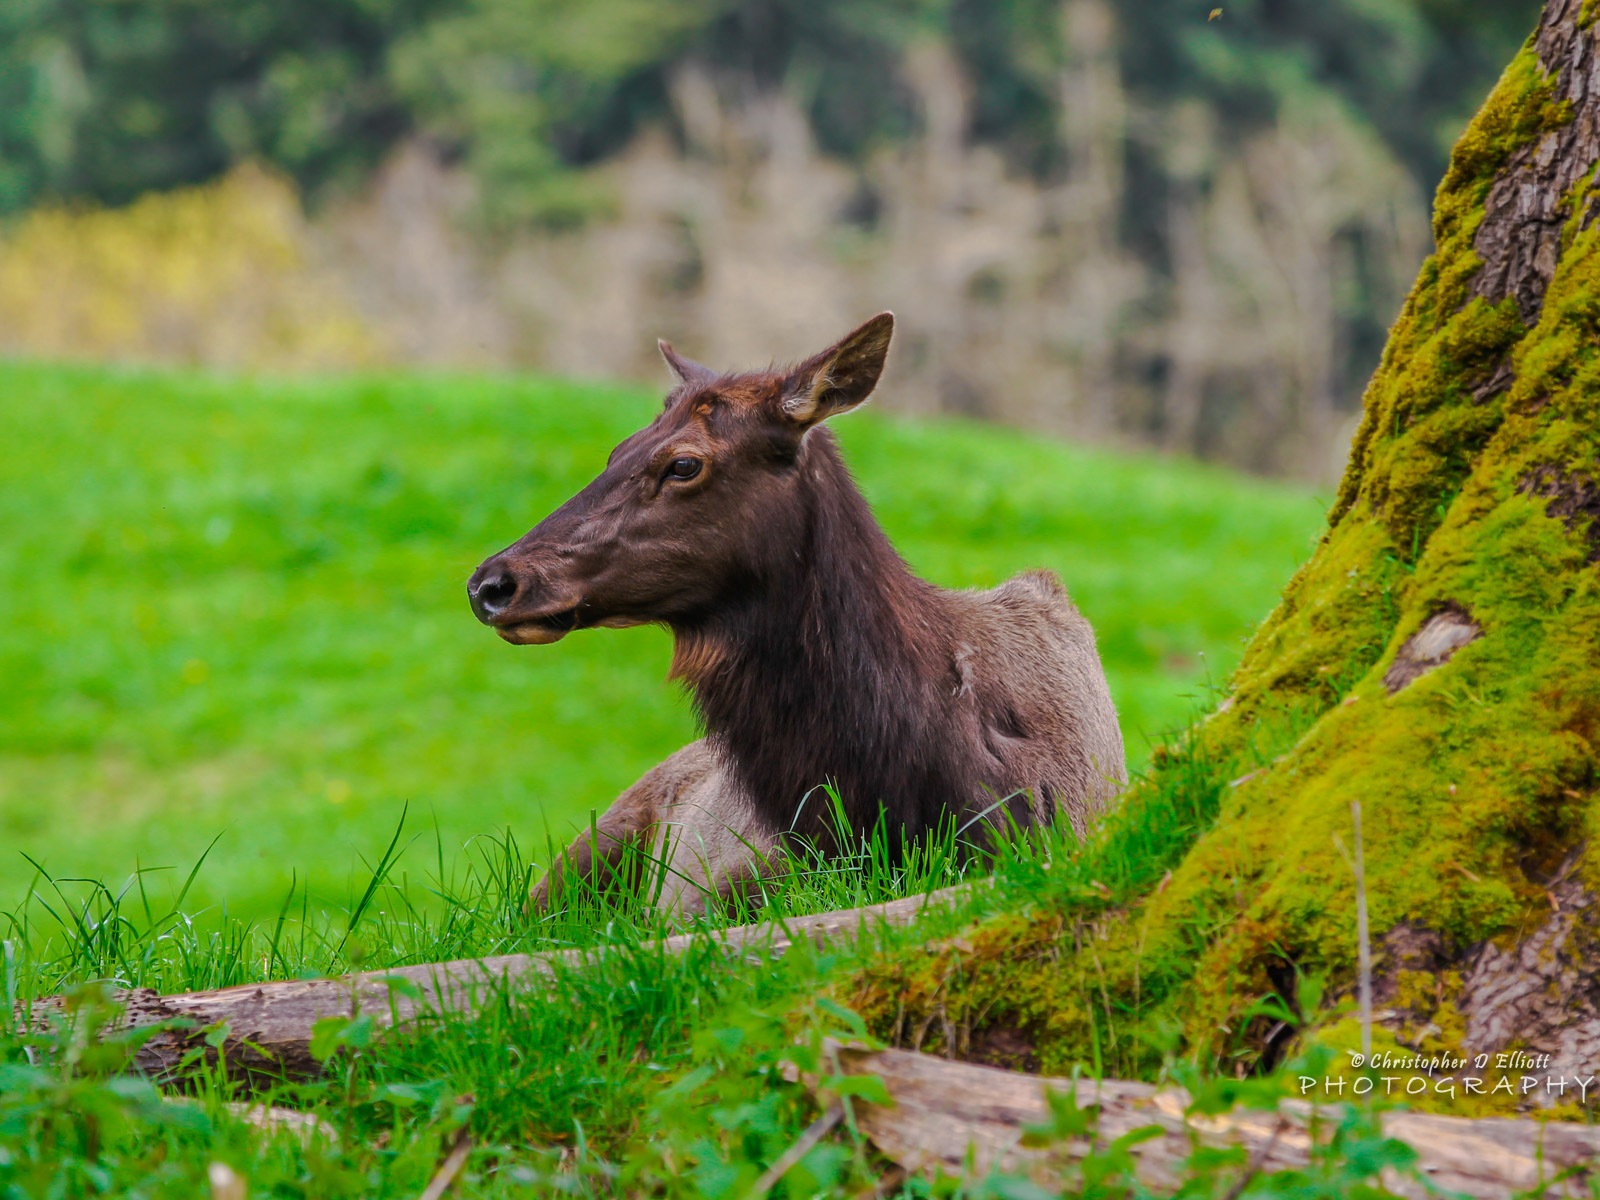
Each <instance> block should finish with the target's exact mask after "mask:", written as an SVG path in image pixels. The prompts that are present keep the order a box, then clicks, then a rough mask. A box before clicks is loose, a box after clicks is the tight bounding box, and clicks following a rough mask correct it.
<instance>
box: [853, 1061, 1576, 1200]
mask: <svg viewBox="0 0 1600 1200" xmlns="http://www.w3.org/2000/svg"><path fill="white" fill-rule="evenodd" d="M835 1053H836V1054H837V1062H838V1065H839V1068H840V1069H841V1070H842V1071H843V1072H844V1073H846V1074H853V1075H876V1076H878V1077H879V1078H881V1079H882V1080H883V1082H884V1084H885V1086H886V1087H887V1088H888V1091H889V1094H890V1095H891V1096H892V1097H893V1098H894V1101H895V1103H894V1106H893V1107H883V1106H881V1105H875V1104H865V1103H861V1102H859V1101H857V1108H856V1113H855V1116H856V1122H857V1125H858V1126H859V1128H860V1129H861V1131H862V1132H863V1133H864V1134H865V1135H866V1136H867V1138H868V1139H870V1140H871V1142H872V1143H873V1145H875V1146H876V1147H877V1148H878V1149H879V1150H880V1151H881V1152H882V1153H883V1154H884V1155H885V1156H886V1157H888V1158H889V1159H891V1160H893V1161H894V1162H895V1163H897V1164H898V1165H900V1166H902V1167H904V1168H906V1169H907V1170H909V1171H914V1172H936V1171H943V1172H945V1173H948V1174H952V1175H958V1176H959V1175H964V1174H967V1173H969V1172H973V1173H976V1174H977V1175H979V1176H981V1175H983V1174H985V1173H986V1172H988V1171H990V1170H993V1169H999V1170H1003V1171H1006V1172H1010V1173H1017V1174H1023V1175H1029V1176H1032V1177H1034V1178H1035V1180H1036V1181H1037V1182H1040V1183H1046V1184H1048V1183H1049V1182H1052V1179H1051V1176H1052V1174H1053V1172H1052V1163H1053V1162H1054V1163H1056V1164H1059V1163H1060V1161H1061V1159H1060V1157H1059V1155H1061V1154H1062V1153H1063V1152H1065V1153H1066V1154H1068V1155H1071V1156H1081V1155H1083V1154H1084V1153H1085V1152H1086V1151H1087V1149H1088V1146H1087V1144H1086V1143H1084V1142H1079V1143H1077V1144H1076V1145H1070V1144H1069V1145H1067V1146H1064V1147H1058V1148H1056V1149H1055V1155H1056V1156H1057V1157H1055V1158H1054V1159H1052V1156H1051V1153H1050V1152H1048V1151H1045V1150H1037V1149H1031V1148H1028V1147H1024V1146H1023V1145H1022V1144H1021V1141H1022V1130H1023V1127H1024V1126H1026V1125H1030V1124H1035V1123H1039V1122H1043V1121H1045V1120H1046V1119H1047V1118H1048V1116H1049V1109H1048V1107H1047V1104H1046V1101H1045V1092H1046V1090H1047V1089H1050V1090H1054V1091H1058V1092H1063V1093H1070V1094H1071V1095H1072V1096H1073V1097H1074V1099H1075V1100H1076V1102H1077V1103H1078V1104H1079V1105H1080V1106H1088V1105H1096V1106H1098V1108H1099V1120H1098V1125H1097V1128H1096V1138H1097V1140H1098V1141H1099V1142H1100V1143H1102V1144H1103V1143H1107V1142H1110V1141H1112V1140H1113V1139H1115V1138H1118V1137H1120V1136H1122V1135H1123V1134H1125V1133H1128V1132H1130V1131H1132V1130H1134V1129H1139V1128H1141V1127H1145V1126H1152V1125H1153V1126H1156V1127H1158V1128H1159V1129H1160V1130H1161V1133H1160V1136H1158V1137H1154V1138H1152V1139H1151V1140H1149V1141H1145V1142H1141V1143H1139V1144H1138V1145H1137V1146H1135V1147H1133V1150H1132V1153H1133V1155H1134V1158H1135V1161H1136V1163H1137V1168H1136V1169H1137V1172H1138V1175H1139V1178H1140V1179H1141V1181H1142V1182H1144V1183H1145V1184H1146V1185H1147V1186H1150V1187H1155V1188H1168V1187H1172V1186H1174V1185H1175V1184H1176V1183H1177V1182H1178V1179H1179V1174H1180V1170H1181V1168H1182V1164H1183V1161H1184V1160H1185V1159H1186V1158H1187V1157H1188V1156H1189V1155H1190V1153H1191V1152H1192V1151H1193V1149H1194V1146H1195V1144H1196V1141H1197V1140H1198V1141H1199V1142H1200V1143H1202V1144H1207V1145H1221V1146H1226V1145H1233V1146H1238V1147H1240V1148H1242V1149H1243V1150H1244V1151H1245V1152H1246V1155H1247V1160H1248V1164H1249V1165H1248V1166H1247V1167H1245V1168H1243V1169H1244V1170H1252V1171H1257V1172H1266V1171H1277V1170H1283V1169H1286V1168H1295V1167H1304V1166H1305V1165H1306V1163H1307V1160H1308V1156H1309V1154H1310V1151H1311V1147H1312V1138H1313V1137H1314V1136H1320V1137H1322V1138H1326V1137H1327V1135H1328V1133H1329V1132H1331V1128H1332V1127H1333V1126H1334V1125H1336V1124H1337V1118H1336V1117H1335V1116H1334V1115H1333V1114H1332V1112H1331V1110H1330V1109H1329V1108H1328V1107H1326V1106H1324V1107H1323V1108H1322V1109H1321V1110H1320V1111H1321V1114H1322V1127H1321V1129H1320V1130H1319V1129H1317V1128H1315V1127H1314V1125H1313V1111H1314V1110H1313V1107H1312V1106H1311V1105H1310V1104H1308V1103H1305V1102H1302V1101H1295V1100H1287V1101H1284V1102H1282V1104H1280V1106H1279V1108H1278V1111H1277V1112H1259V1111H1236V1112H1233V1113H1229V1114H1226V1115H1223V1116H1215V1117H1190V1116H1186V1115H1185V1110H1186V1109H1187V1108H1188V1105H1189V1097H1188V1095H1187V1094H1186V1093H1185V1092H1184V1091H1183V1090H1182V1089H1179V1088H1175V1087H1174V1088H1160V1087H1156V1086H1153V1085H1151V1084H1146V1083H1128V1082H1123V1081H1119V1080H1111V1079H1107V1080H1100V1081H1095V1080H1089V1079H1078V1080H1071V1079H1048V1078H1043V1077H1040V1076H1037V1075H1022V1074H1018V1073H1017V1072H1014V1071H1002V1070H1000V1069H998V1068H995V1067H984V1066H976V1065H973V1064H971V1063H963V1062H950V1061H948V1060H946V1059H942V1058H935V1057H933V1056H932V1055H927V1054H916V1053H913V1052H911V1051H909V1050H883V1051H878V1052H875V1053H874V1052H869V1051H864V1050H859V1049H853V1048H850V1047H843V1046H840V1047H836V1048H835ZM1382 1121H1383V1130H1384V1133H1385V1134H1387V1135H1388V1136H1390V1137H1395V1138H1398V1139H1400V1140H1401V1141H1403V1142H1405V1143H1407V1144H1408V1145H1410V1146H1411V1147H1412V1148H1413V1149H1414V1150H1416V1151H1417V1154H1418V1155H1419V1161H1418V1164H1417V1165H1418V1169H1419V1171H1420V1173H1421V1175H1422V1176H1423V1178H1425V1179H1426V1180H1427V1181H1428V1183H1429V1184H1430V1185H1431V1186H1432V1187H1433V1188H1436V1189H1442V1190H1443V1191H1445V1192H1454V1193H1458V1194H1461V1195H1465V1196H1484V1197H1504V1196H1508V1195H1511V1194H1513V1193H1517V1194H1521V1193H1523V1192H1533V1193H1534V1194H1541V1195H1548V1196H1580V1195H1581V1196H1588V1195H1591V1194H1592V1192H1591V1190H1590V1189H1591V1186H1592V1184H1593V1182H1594V1181H1595V1180H1600V1129H1597V1128H1594V1127H1592V1126H1587V1125H1577V1124H1570V1123H1563V1122H1547V1123H1541V1122H1537V1121H1530V1120H1514V1119H1505V1118H1483V1119H1468V1118H1464V1117H1442V1116H1432V1115H1427V1114H1422V1113H1410V1112H1388V1113H1384V1114H1383V1116H1382ZM969 1156H970V1157H969ZM1568 1170H1571V1171H1573V1172H1574V1174H1573V1176H1572V1177H1571V1178H1569V1179H1567V1180H1564V1181H1562V1182H1559V1183H1552V1182H1551V1181H1552V1180H1555V1179H1556V1177H1557V1176H1560V1175H1561V1174H1562V1173H1563V1172H1566V1171H1568ZM1054 1173H1055V1174H1059V1166H1057V1167H1056V1170H1055V1172H1054ZM1392 1174H1393V1173H1391V1176H1392ZM1056 1181H1057V1182H1058V1180H1056ZM1384 1182H1385V1184H1386V1185H1387V1186H1388V1187H1389V1188H1390V1189H1391V1190H1393V1191H1394V1192H1396V1193H1397V1194H1398V1195H1402V1196H1419V1197H1420V1196H1424V1195H1428V1194H1430V1193H1429V1192H1428V1191H1427V1190H1426V1188H1424V1187H1423V1186H1422V1185H1420V1184H1419V1183H1418V1182H1417V1181H1415V1180H1412V1179H1402V1178H1398V1177H1388V1176H1386V1178H1385V1180H1384ZM1541 1185H1544V1186H1545V1190H1544V1191H1543V1192H1538V1191H1537V1189H1539V1188H1540V1187H1541ZM1432 1194H1437V1192H1434V1193H1432Z"/></svg>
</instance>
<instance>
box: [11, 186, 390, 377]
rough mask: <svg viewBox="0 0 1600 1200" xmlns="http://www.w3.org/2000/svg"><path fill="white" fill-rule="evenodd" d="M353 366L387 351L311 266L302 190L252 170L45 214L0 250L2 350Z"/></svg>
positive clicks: (28, 220) (23, 224) (27, 221)
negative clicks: (114, 203) (111, 205)
mask: <svg viewBox="0 0 1600 1200" xmlns="http://www.w3.org/2000/svg"><path fill="white" fill-rule="evenodd" d="M24 348H25V349H27V350H28V351H30V352H32V353H35V354H43V355H46V356H50V357H60V358H67V357H72V356H74V355H76V356H90V357H98V358H121V359H132V360H151V359H163V360H167V361H178V362H189V363H196V364H217V365H220V364H228V365H232V366H238V365H241V364H242V365H247V366H248V365H266V364H268V363H270V364H272V365H274V366H279V367H282V366H290V367H312V368H317V367H332V366H359V365H362V364H366V363H371V362H374V361H376V360H377V359H378V358H379V357H380V346H379V344H378V341H377V339H376V337H375V336H374V335H373V334H372V333H371V332H370V331H369V329H368V327H367V325H366V324H365V323H364V322H363V321H362V319H361V317H360V316H359V315H358V314H357V312H356V311H355V309H354V307H353V306H351V305H350V304H349V303H347V302H346V301H345V300H344V298H343V296H342V294H341V292H340V290H339V289H338V287H337V286H335V284H334V282H333V280H332V279H330V278H329V277H328V276H327V274H326V273H325V272H324V271H322V270H320V269H319V268H318V267H317V266H316V265H315V264H314V262H313V256H312V254H311V252H310V249H309V246H308V232H307V230H306V227H305V221H304V217H303V216H302V214H301V211H300V203H299V199H298V198H297V197H296V195H295V192H294V186H293V184H292V183H290V182H289V181H288V180H286V179H284V178H283V177H282V176H280V175H276V174H271V173H268V172H266V171H263V170H261V169H260V168H258V167H254V166H250V165H248V164H247V165H245V166H241V167H238V168H235V169H234V170H233V171H232V172H230V173H229V174H228V175H226V176H224V177H223V178H222V179H220V180H218V181H216V182H215V183H210V184H206V185H204V186H201V187H195V188H181V189H178V190H176V191H172V192H167V193H161V194H152V195H149V196H146V197H144V198H142V199H140V200H138V201H137V202H135V203H134V204H131V205H129V206H127V207H125V208H120V209H110V210H91V211H83V212H78V211H73V210H70V209H66V208H61V207H56V206H46V207H41V208H38V209H36V210H34V211H33V212H31V213H29V214H28V215H27V216H26V217H24V218H23V219H22V220H21V221H20V222H19V223H18V224H17V225H16V226H15V227H14V228H13V229H12V230H10V231H9V233H8V234H7V235H6V236H5V237H4V238H3V239H0V350H5V349H19V350H20V349H24Z"/></svg>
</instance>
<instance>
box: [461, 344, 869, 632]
mask: <svg viewBox="0 0 1600 1200" xmlns="http://www.w3.org/2000/svg"><path fill="white" fill-rule="evenodd" d="M893 331H894V317H893V315H892V314H890V313H880V314H879V315H878V316H876V317H873V318H872V320H870V321H868V322H867V323H866V324H864V325H862V326H861V327H860V328H858V329H856V330H854V331H853V332H851V333H849V334H847V335H846V336H845V337H844V338H843V339H841V340H840V341H839V342H837V343H835V344H834V345H832V346H830V347H829V348H828V349H826V350H824V351H822V352H821V353H820V354H814V355H812V356H811V357H810V358H808V359H806V361H805V362H803V363H801V364H800V365H799V366H797V367H794V368H793V369H791V370H787V371H768V372H759V373H749V374H734V375H719V374H718V373H717V372H715V371H713V370H711V369H709V368H707V367H703V366H701V365H699V364H698V363H694V362H691V361H689V360H688V359H686V358H684V357H682V356H681V355H679V354H678V353H677V352H676V351H674V350H673V349H672V347H671V346H669V345H667V344H666V343H665V342H662V343H661V353H662V356H663V357H664V358H665V359H666V360H667V366H668V367H670V368H671V370H672V373H673V375H674V377H675V378H676V379H677V385H676V386H675V387H674V388H673V389H672V391H671V392H670V393H668V395H667V399H666V404H665V405H664V407H663V408H662V411H661V413H660V415H659V416H657V417H656V419H655V420H654V421H652V422H651V423H650V424H649V425H648V426H646V427H645V428H644V429H641V430H640V431H639V432H638V433H636V434H634V435H633V436H632V437H630V438H628V439H627V440H626V441H624V442H623V443H622V444H621V445H619V446H618V447H617V448H616V449H615V450H613V451H612V452H611V457H610V459H609V460H608V461H607V463H606V468H605V470H604V471H602V472H601V473H600V474H599V475H598V476H597V477H596V478H595V479H594V481H593V482H591V483H590V484H589V486H587V487H586V488H584V489H583V490H582V491H581V492H579V493H578V494H577V495H576V496H574V497H572V499H570V500H568V501H567V502H566V503H565V504H563V505H562V506H561V507H560V508H558V509H556V511H555V512H553V513H551V514H550V515H549V516H548V517H546V518H545V519H544V520H543V521H541V522H539V524H537V525H535V526H534V527H533V529H532V530H530V531H529V532H528V533H527V534H526V535H525V536H524V537H522V538H521V539H520V540H518V541H517V542H515V543H513V544H512V545H511V546H509V547H507V548H506V549H504V550H502V551H501V552H500V553H498V554H496V555H493V556H492V557H490V558H488V559H486V560H485V561H484V563H483V564H482V565H481V566H480V567H479V568H478V569H477V570H476V571H474V572H473V573H472V578H471V579H469V580H468V581H467V597H468V599H469V600H470V602H471V604H472V611H473V612H474V613H475V614H476V615H477V617H478V620H480V621H482V622H483V623H484V624H485V625H489V626H491V627H492V628H493V629H494V630H495V632H496V633H498V634H499V635H500V636H501V637H502V638H504V639H505V640H506V641H508V642H513V643H516V644H517V645H530V644H542V643H548V642H555V641H559V640H560V639H561V638H563V637H565V636H566V635H567V634H568V633H570V632H572V631H573V630H574V629H583V628H588V627H590V626H596V625H604V626H613V627H616V626H625V625H638V624H643V623H647V622H662V623H665V624H668V625H672V626H674V627H684V626H693V625H696V624H698V623H702V622H704V621H706V620H707V619H709V618H711V617H712V616H714V615H715V614H716V613H717V612H718V611H720V610H722V609H724V608H726V607H728V606H730V605H736V604H738V603H740V602H741V601H742V600H746V599H751V598H754V597H756V596H758V595H759V594H760V592H761V589H762V587H763V585H764V582H765V581H767V580H770V579H771V578H773V577H775V576H776V574H777V572H778V571H779V570H780V569H781V568H782V566H783V565H784V562H783V560H784V559H785V558H786V557H787V558H789V559H792V557H793V555H794V554H795V553H796V551H797V548H798V547H799V545H800V544H801V542H802V539H803V536H804V522H805V519H806V518H805V514H804V511H803V509H802V506H801V505H799V504H798V503H796V496H795V493H796V491H797V489H798V488H799V487H801V486H802V484H803V479H802V475H803V473H804V472H805V470H806V460H807V456H806V454H805V452H804V451H805V445H806V435H807V434H808V432H809V431H810V430H811V429H812V428H814V427H815V426H816V425H817V424H818V423H820V422H822V421H824V420H826V419H827V418H828V417H831V416H833V415H834V414H836V413H841V412H845V411H848V410H849V409H852V408H854V407H856V406H857V405H858V404H860V403H861V402H862V401H864V400H865V399H866V398H867V397H868V396H869V395H871V393H872V389H873V388H874V387H875V386H876V385H877V382H878V377H879V376H880V375H881V374H882V373H883V364H884V358H885V356H886V355H887V353H888V350H889V338H890V335H891V334H892V333H893Z"/></svg>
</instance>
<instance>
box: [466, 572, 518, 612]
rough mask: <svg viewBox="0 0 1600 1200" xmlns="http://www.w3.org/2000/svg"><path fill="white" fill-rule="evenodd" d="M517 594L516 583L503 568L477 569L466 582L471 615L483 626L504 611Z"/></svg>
mask: <svg viewBox="0 0 1600 1200" xmlns="http://www.w3.org/2000/svg"><path fill="white" fill-rule="evenodd" d="M516 594H517V581H516V579H515V578H514V577H513V576H512V574H511V572H510V571H507V570H506V569H505V568H504V567H489V568H488V569H485V568H483V567H479V568H478V570H477V573H476V574H474V575H473V577H472V578H471V579H469V580H468V581H467V600H468V601H469V602H470V603H471V605H472V612H473V615H474V616H476V617H477V618H478V620H480V621H482V622H483V623H484V624H485V625H491V624H493V623H494V619H495V618H496V617H497V616H499V615H500V614H501V613H503V612H504V611H505V610H506V606H507V605H508V604H510V603H511V601H512V600H513V599H514V598H515V596H516Z"/></svg>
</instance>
